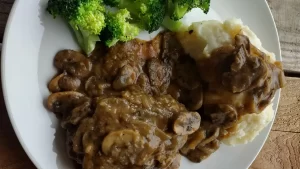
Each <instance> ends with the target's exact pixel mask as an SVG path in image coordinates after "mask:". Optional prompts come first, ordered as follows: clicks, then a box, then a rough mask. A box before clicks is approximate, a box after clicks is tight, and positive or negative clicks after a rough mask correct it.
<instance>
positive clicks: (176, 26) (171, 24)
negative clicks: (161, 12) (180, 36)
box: [162, 16, 182, 32]
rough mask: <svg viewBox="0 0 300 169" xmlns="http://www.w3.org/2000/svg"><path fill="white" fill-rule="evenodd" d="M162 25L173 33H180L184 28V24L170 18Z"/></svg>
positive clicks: (166, 18) (167, 17)
mask: <svg viewBox="0 0 300 169" xmlns="http://www.w3.org/2000/svg"><path fill="white" fill-rule="evenodd" d="M162 25H163V26H164V27H165V28H167V29H168V30H170V31H172V32H178V31H179V30H180V28H181V27H182V22H181V21H174V20H172V19H171V18H170V17H169V16H166V17H165V19H164V21H163V23H162Z"/></svg>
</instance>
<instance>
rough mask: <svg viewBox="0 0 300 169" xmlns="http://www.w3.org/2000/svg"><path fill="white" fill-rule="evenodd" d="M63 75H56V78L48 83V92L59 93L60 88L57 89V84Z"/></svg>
mask: <svg viewBox="0 0 300 169" xmlns="http://www.w3.org/2000/svg"><path fill="white" fill-rule="evenodd" d="M64 75H65V74H64V73H62V74H60V75H58V76H56V77H55V78H53V79H52V80H51V81H50V83H49V85H48V89H49V90H50V92H53V93H54V92H59V91H60V90H61V89H60V87H59V84H58V82H59V80H60V79H61V78H62V77H63V76H64Z"/></svg>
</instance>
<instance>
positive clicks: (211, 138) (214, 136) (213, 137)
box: [198, 127, 220, 147]
mask: <svg viewBox="0 0 300 169" xmlns="http://www.w3.org/2000/svg"><path fill="white" fill-rule="evenodd" d="M219 134H220V128H219V127H218V128H216V129H215V131H214V133H213V134H212V135H211V136H210V137H208V138H206V139H205V140H203V141H202V142H201V143H200V144H198V147H203V146H205V145H206V144H209V143H210V142H212V141H214V140H216V139H217V138H218V137H219Z"/></svg>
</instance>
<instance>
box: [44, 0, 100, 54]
mask: <svg viewBox="0 0 300 169" xmlns="http://www.w3.org/2000/svg"><path fill="white" fill-rule="evenodd" d="M47 11H48V12H49V13H50V14H51V15H52V16H54V17H56V16H61V17H62V18H64V19H66V20H67V21H68V23H69V24H70V25H71V28H72V29H73V30H74V33H75V35H76V38H77V40H78V43H79V45H80V47H81V48H82V49H83V50H84V52H85V53H86V54H90V53H91V52H92V51H93V50H94V48H95V45H96V42H97V41H99V40H100V39H99V36H98V35H99V34H100V32H101V31H102V29H103V28H104V27H105V6H104V4H103V3H102V0H49V1H48V7H47Z"/></svg>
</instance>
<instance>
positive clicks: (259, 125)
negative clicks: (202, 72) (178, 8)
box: [178, 19, 275, 145]
mask: <svg viewBox="0 0 300 169" xmlns="http://www.w3.org/2000/svg"><path fill="white" fill-rule="evenodd" d="M188 30H189V31H188V32H182V33H179V34H178V38H179V39H180V42H181V43H182V45H183V47H184V50H185V51H186V53H188V54H190V56H191V57H193V58H194V59H195V60H196V61H198V62H201V59H204V58H209V57H210V54H211V52H212V51H213V50H214V49H216V48H219V47H221V46H224V45H231V44H234V43H235V42H234V38H235V36H236V35H237V34H244V35H246V36H248V37H249V39H250V42H251V43H252V44H253V45H254V46H255V47H257V48H258V49H260V50H261V51H262V52H264V53H266V54H267V55H268V56H269V57H270V61H271V62H274V61H275V56H274V54H273V53H270V52H268V51H267V50H265V49H264V48H263V47H262V44H261V41H260V40H259V38H258V37H257V36H256V35H255V33H254V32H252V31H251V30H250V28H249V27H248V26H245V25H243V23H242V21H241V20H240V19H230V20H226V21H224V22H223V23H222V22H220V21H216V20H209V21H202V22H198V23H193V24H192V25H191V26H190V27H189V29H188ZM273 117H274V111H273V109H272V105H269V106H268V107H267V108H266V109H265V110H264V111H263V112H261V113H260V114H247V115H244V116H243V117H241V119H240V120H239V121H238V124H237V127H236V131H234V132H233V133H232V134H231V136H230V137H228V138H226V139H224V140H223V143H225V144H227V145H237V144H246V143H248V142H251V141H252V140H253V139H254V138H255V137H256V136H257V135H258V134H259V133H260V131H261V130H262V129H263V128H265V127H266V126H267V125H268V124H269V123H270V122H271V121H272V119H273Z"/></svg>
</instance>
